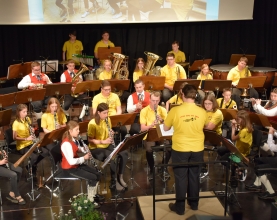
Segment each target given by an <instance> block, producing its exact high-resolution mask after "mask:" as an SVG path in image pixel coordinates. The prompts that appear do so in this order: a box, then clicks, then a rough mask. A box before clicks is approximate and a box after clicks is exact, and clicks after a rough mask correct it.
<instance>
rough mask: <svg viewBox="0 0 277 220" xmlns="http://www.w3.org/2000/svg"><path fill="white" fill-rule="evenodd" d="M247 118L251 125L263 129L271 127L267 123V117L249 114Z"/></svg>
mask: <svg viewBox="0 0 277 220" xmlns="http://www.w3.org/2000/svg"><path fill="white" fill-rule="evenodd" d="M249 117H250V121H251V123H254V124H255V125H259V126H262V127H265V128H269V127H271V123H270V122H269V119H268V117H267V116H265V115H262V114H257V113H254V112H251V113H250V114H249Z"/></svg>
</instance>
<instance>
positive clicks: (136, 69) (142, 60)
mask: <svg viewBox="0 0 277 220" xmlns="http://www.w3.org/2000/svg"><path fill="white" fill-rule="evenodd" d="M139 62H143V64H145V61H144V59H143V58H138V59H137V61H136V68H135V70H134V71H135V72H137V71H139V68H138V63H139Z"/></svg>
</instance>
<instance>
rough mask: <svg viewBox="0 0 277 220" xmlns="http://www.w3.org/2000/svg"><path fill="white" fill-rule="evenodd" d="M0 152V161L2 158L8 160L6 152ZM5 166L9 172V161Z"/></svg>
mask: <svg viewBox="0 0 277 220" xmlns="http://www.w3.org/2000/svg"><path fill="white" fill-rule="evenodd" d="M0 151H1V157H0V160H3V159H4V158H5V159H7V160H8V154H6V152H5V151H4V150H3V149H1V150H0ZM5 165H6V167H7V169H9V170H10V166H9V161H8V163H6V164H5Z"/></svg>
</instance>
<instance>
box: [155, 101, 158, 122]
mask: <svg viewBox="0 0 277 220" xmlns="http://www.w3.org/2000/svg"><path fill="white" fill-rule="evenodd" d="M157 108H158V105H154V112H155V120H156V122H157V123H158V122H159V117H158V113H157Z"/></svg>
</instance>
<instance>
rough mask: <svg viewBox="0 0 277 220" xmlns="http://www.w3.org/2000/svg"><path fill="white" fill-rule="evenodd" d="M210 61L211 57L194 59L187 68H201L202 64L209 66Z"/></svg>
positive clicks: (192, 69) (193, 69)
mask: <svg viewBox="0 0 277 220" xmlns="http://www.w3.org/2000/svg"><path fill="white" fill-rule="evenodd" d="M211 62H212V59H203V60H194V62H193V64H192V65H191V66H190V68H189V71H190V72H191V71H198V70H200V69H201V66H202V65H203V64H207V65H208V66H209V65H210V63H211Z"/></svg>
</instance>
